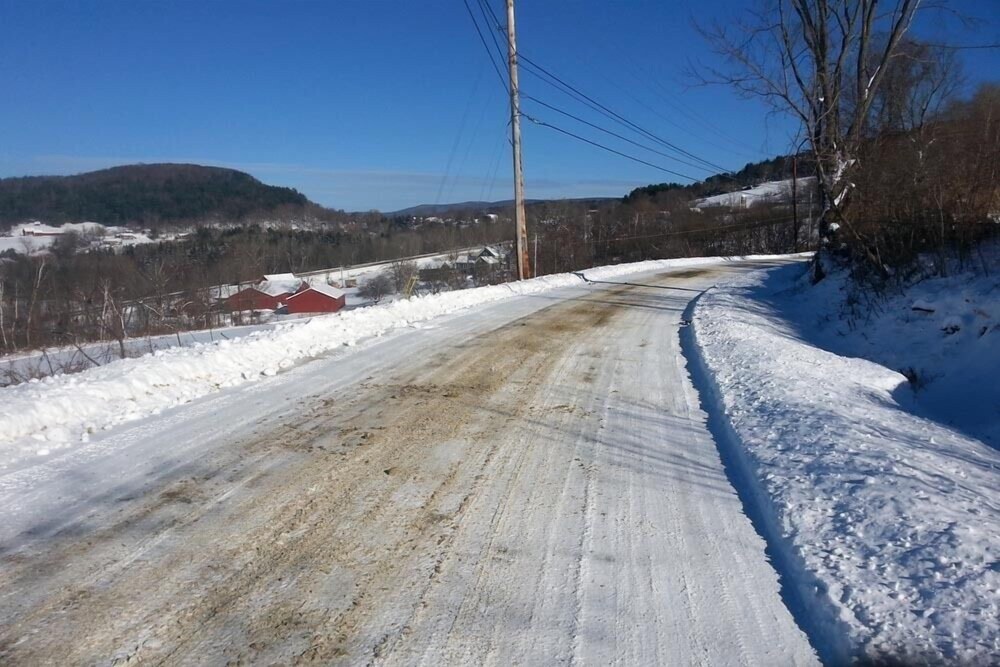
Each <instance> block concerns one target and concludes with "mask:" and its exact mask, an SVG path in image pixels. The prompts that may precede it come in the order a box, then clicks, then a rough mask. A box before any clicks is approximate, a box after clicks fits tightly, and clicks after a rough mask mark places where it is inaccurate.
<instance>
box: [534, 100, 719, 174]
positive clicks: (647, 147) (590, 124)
mask: <svg viewBox="0 0 1000 667" xmlns="http://www.w3.org/2000/svg"><path fill="white" fill-rule="evenodd" d="M521 97H523V98H524V99H526V100H531V101H532V102H535V103H536V104H540V105H542V106H543V107H545V108H546V109H550V110H552V111H555V112H556V113H558V114H562V115H563V116H566V117H568V118H572V119H573V120H575V121H577V122H578V123H583V124H584V125H587V126H589V127H592V128H594V129H595V130H598V131H600V132H604V133H605V134H608V135H610V136H612V137H615V138H616V139H621V140H622V141H626V142H628V143H630V144H632V145H633V146H637V147H639V148H642V149H643V150H647V151H649V152H651V153H656V154H657V155H660V156H662V157H665V158H667V159H669V160H675V161H676V162H680V163H681V164H686V165H687V166H689V167H694V168H695V169H701V170H704V171H712V170H711V169H709V168H708V167H703V166H702V165H700V164H695V163H694V162H688V161H686V160H682V159H681V158H678V157H675V156H673V155H670V154H669V153H664V152H663V151H659V150H657V149H655V148H650V147H649V146H646V145H645V144H640V143H639V142H638V141H633V140H632V139H629V138H628V137H626V136H623V135H621V134H618V133H617V132H612V131H611V130H608V129H606V128H603V127H601V126H600V125H597V124H595V123H591V122H590V121H588V120H585V119H583V118H580V117H579V116H576V115H574V114H571V113H569V112H568V111H563V110H562V109H559V108H557V107H555V106H553V105H551V104H548V103H547V102H544V101H542V100H540V99H538V98H537V97H535V96H534V95H529V94H527V93H521Z"/></svg>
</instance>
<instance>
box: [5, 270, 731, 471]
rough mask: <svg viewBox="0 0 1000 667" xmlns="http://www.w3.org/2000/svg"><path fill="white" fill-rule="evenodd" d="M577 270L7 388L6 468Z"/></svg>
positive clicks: (568, 278)
mask: <svg viewBox="0 0 1000 667" xmlns="http://www.w3.org/2000/svg"><path fill="white" fill-rule="evenodd" d="M718 262H719V259H718V258H697V259H680V260H663V261H654V262H639V263H636V264H627V265H620V266H612V267H605V268H600V269H593V270H591V271H588V272H587V275H588V277H591V278H594V279H604V278H608V277H614V276H621V275H627V274H629V273H637V272H642V271H650V270H656V269H667V268H677V267H685V266H700V265H706V264H712V263H718ZM580 282H581V279H580V278H579V277H578V276H576V275H574V274H558V275H553V276H544V277H541V278H535V279H533V280H529V281H524V282H520V283H513V284H505V285H496V286H490V287H480V288H475V289H468V290H460V291H455V292H447V293H442V294H437V295H426V296H419V297H414V298H412V299H408V300H398V301H394V302H392V303H389V304H385V305H380V306H377V307H372V308H363V309H358V310H354V311H350V312H345V313H342V314H339V315H337V316H335V317H317V318H314V319H311V320H309V321H306V322H301V323H299V322H294V323H288V324H281V325H277V326H275V327H274V328H272V329H270V330H266V331H256V332H253V333H250V334H249V335H247V336H244V337H242V338H240V339H239V340H233V341H229V340H223V341H216V342H214V343H208V344H205V343H195V344H194V345H192V346H189V347H172V348H169V349H162V350H156V351H154V352H152V353H149V354H145V355H143V356H142V357H139V358H136V359H123V360H120V361H115V362H112V363H110V364H107V365H105V366H101V367H98V368H92V369H89V370H87V371H84V372H82V373H77V374H72V375H56V376H51V377H46V378H43V379H41V380H37V381H31V382H27V383H23V384H20V385H16V386H12V387H5V388H0V470H2V469H4V468H9V467H11V466H14V465H15V464H16V463H17V462H18V461H20V460H22V459H25V458H31V457H36V456H46V455H48V454H50V453H51V452H53V451H54V450H57V449H62V448H66V447H72V446H74V445H79V444H80V443H82V442H86V441H87V440H88V439H89V438H90V436H91V435H92V434H93V433H95V432H97V431H100V430H103V429H108V428H111V427H112V426H114V425H116V424H120V423H123V422H127V421H132V420H135V419H139V418H141V417H144V416H148V415H151V414H156V413H159V412H160V411H162V410H164V409H167V408H169V407H172V406H175V405H179V404H182V403H185V402H188V401H190V400H192V399H194V398H197V397H199V396H204V395H205V394H208V393H211V392H214V391H218V390H219V389H222V388H226V387H233V386H237V385H241V384H244V383H247V382H252V381H254V380H256V379H258V378H261V377H267V376H271V375H275V374H276V373H279V372H281V371H282V370H285V369H288V368H291V367H292V366H294V365H295V364H297V363H299V362H301V361H303V360H305V359H309V358H312V357H316V356H318V355H321V354H323V353H325V352H328V351H330V350H333V349H336V348H339V347H342V346H345V345H346V346H351V345H354V344H356V343H357V342H358V341H360V340H363V339H366V338H370V337H373V336H380V335H382V334H384V333H386V332H388V331H391V330H393V329H398V328H400V327H407V326H411V325H415V324H417V323H420V322H425V321H428V320H430V319H433V318H435V317H439V316H441V315H444V314H448V313H452V312H455V311H458V310H461V309H465V308H470V307H473V306H479V305H483V304H487V303H491V302H495V301H498V300H502V299H508V298H511V297H513V296H518V295H528V294H537V293H541V292H544V291H546V290H551V289H554V288H557V287H566V286H571V285H577V284H580Z"/></svg>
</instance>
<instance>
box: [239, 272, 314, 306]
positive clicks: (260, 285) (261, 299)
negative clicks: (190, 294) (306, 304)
mask: <svg viewBox="0 0 1000 667" xmlns="http://www.w3.org/2000/svg"><path fill="white" fill-rule="evenodd" d="M304 284H305V283H303V281H302V280H301V279H300V278H296V277H295V276H294V275H292V274H291V273H277V274H269V275H265V276H263V277H261V279H260V280H258V281H257V284H255V285H253V286H251V287H247V288H246V289H243V290H240V291H239V292H237V293H236V294H233V295H231V296H229V297H227V298H226V300H225V301H224V303H225V307H226V310H229V311H243V310H277V309H278V308H280V307H281V305H282V304H284V303H285V301H286V300H287V299H288V298H289V297H290V296H292V295H293V294H295V293H296V292H298V291H299V289H300V288H301V287H302V285H304Z"/></svg>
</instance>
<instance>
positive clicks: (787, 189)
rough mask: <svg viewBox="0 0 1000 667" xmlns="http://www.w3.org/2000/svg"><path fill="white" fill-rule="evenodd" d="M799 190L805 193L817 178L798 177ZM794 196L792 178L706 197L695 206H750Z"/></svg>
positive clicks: (786, 199)
mask: <svg viewBox="0 0 1000 667" xmlns="http://www.w3.org/2000/svg"><path fill="white" fill-rule="evenodd" d="M797 180H798V182H797V184H798V188H799V192H801V193H805V192H807V191H808V189H809V188H810V187H812V186H813V184H814V183H815V181H816V179H815V178H813V177H811V176H810V177H808V178H800V179H797ZM791 198H792V179H790V178H789V179H786V180H783V181H768V182H767V183H761V184H760V185H757V186H754V187H752V188H747V189H746V190H737V191H736V192H726V193H724V194H721V195H714V196H712V197H705V198H704V199H698V200H697V201H695V203H694V206H695V208H706V207H710V206H728V207H729V208H749V207H750V206H753V205H755V204H765V203H777V202H781V201H790V200H791Z"/></svg>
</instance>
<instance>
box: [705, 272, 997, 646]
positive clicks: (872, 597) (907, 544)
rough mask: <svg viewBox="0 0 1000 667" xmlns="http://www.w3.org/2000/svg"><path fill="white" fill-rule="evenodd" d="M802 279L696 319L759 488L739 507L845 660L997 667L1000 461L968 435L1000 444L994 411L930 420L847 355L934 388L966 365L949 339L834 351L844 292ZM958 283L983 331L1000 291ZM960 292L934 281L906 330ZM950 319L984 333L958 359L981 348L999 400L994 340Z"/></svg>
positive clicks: (921, 329) (896, 336) (880, 332)
mask: <svg viewBox="0 0 1000 667" xmlns="http://www.w3.org/2000/svg"><path fill="white" fill-rule="evenodd" d="M802 272H803V267H802V266H797V267H796V266H790V267H783V268H779V269H773V270H767V271H760V272H755V273H752V274H748V275H747V276H742V277H740V278H737V279H736V280H735V281H734V282H732V283H729V284H727V285H724V286H722V287H720V288H715V289H712V290H710V291H709V292H707V293H706V294H705V295H704V296H703V297H702V298H701V299H700V301H699V303H698V305H697V308H696V309H695V316H694V327H695V336H696V340H697V343H698V349H699V351H700V354H701V359H700V362H703V364H704V366H705V369H706V370H707V371H708V372H707V373H706V377H707V380H706V382H707V384H709V387H708V389H709V393H710V394H711V395H712V400H713V401H714V402H716V403H717V405H716V406H715V407H716V408H718V409H720V410H721V411H723V412H724V419H723V423H724V429H723V430H724V431H725V432H724V433H723V434H722V435H723V439H724V440H728V444H725V443H724V444H723V445H722V446H729V447H731V448H732V450H733V451H734V452H735V455H734V457H733V460H734V461H735V462H736V465H737V466H738V467H739V468H740V472H741V473H742V474H743V475H744V477H745V478H746V479H748V480H749V486H750V487H751V488H749V489H745V490H744V495H745V497H749V498H752V499H753V502H754V503H755V504H757V505H759V507H758V508H756V509H757V510H758V511H759V513H760V514H761V516H762V517H763V519H762V523H763V527H762V530H764V531H765V532H766V533H768V535H767V536H766V537H767V538H768V540H769V542H770V543H771V545H772V548H773V549H776V550H778V551H780V552H781V555H782V557H783V560H784V562H785V563H786V564H787V565H786V566H785V569H787V570H788V571H786V572H784V573H783V574H784V576H785V577H786V579H787V580H789V581H790V582H791V583H792V584H793V585H794V586H796V587H797V589H798V592H799V594H800V596H801V597H802V599H803V605H804V607H805V608H806V609H805V613H806V614H808V615H810V616H812V617H813V619H814V620H816V621H817V622H818V624H819V625H820V626H821V627H824V628H826V632H827V633H828V634H829V635H830V637H829V638H830V641H831V643H832V644H837V642H838V635H839V636H840V637H845V636H846V640H844V639H841V640H839V642H840V645H839V647H838V649H839V651H840V652H841V655H846V654H853V655H855V656H862V657H867V658H871V659H874V660H876V661H877V660H879V659H886V660H888V661H899V662H900V664H919V663H925V662H930V663H941V662H959V663H963V664H964V663H971V664H983V665H986V664H998V663H1000V560H998V558H1000V452H998V451H997V450H996V449H993V448H991V447H990V446H988V445H987V444H986V443H985V442H984V441H983V440H982V439H978V438H976V437H973V436H972V435H969V433H989V432H991V430H995V427H996V421H995V420H996V413H995V410H996V405H992V406H989V405H987V406H986V407H983V408H981V409H977V410H973V411H972V412H971V414H973V415H974V417H975V418H974V419H971V420H965V421H963V419H962V414H961V412H954V413H950V414H949V415H948V416H949V418H947V419H946V418H945V416H946V415H943V414H942V410H944V411H945V412H947V405H946V404H945V405H944V406H943V407H942V405H941V404H940V403H938V402H937V401H935V402H934V405H935V407H934V409H930V408H929V407H928V406H924V407H922V406H921V402H920V401H921V396H920V390H918V391H917V396H916V398H915V399H914V397H913V396H912V393H913V392H912V390H911V389H910V383H909V382H908V380H907V378H906V377H905V376H904V375H903V374H901V373H900V372H897V371H896V370H893V369H892V368H888V367H886V366H883V365H880V364H878V363H873V362H872V361H867V360H865V359H860V358H852V357H848V356H841V354H846V353H850V352H851V350H852V349H854V350H856V351H855V352H854V353H855V354H857V355H859V356H860V355H861V354H864V355H865V356H869V357H870V358H877V359H879V360H880V361H883V363H892V362H893V361H895V360H904V359H918V360H920V362H921V363H922V364H923V365H925V366H926V367H927V368H934V369H936V370H935V371H934V372H935V373H937V374H941V373H942V372H943V370H942V369H944V368H945V366H946V364H945V361H946V360H947V358H948V357H949V355H951V356H952V357H954V355H955V354H957V352H956V351H954V350H952V351H951V352H948V351H947V350H946V351H945V353H940V354H938V355H937V356H935V355H933V354H931V353H930V350H931V348H932V347H935V346H936V348H935V349H938V350H940V349H941V348H942V347H944V346H946V345H950V344H951V343H950V341H949V342H945V343H942V342H941V341H940V340H938V342H937V343H934V344H933V345H932V342H933V341H932V340H931V338H932V336H937V337H938V339H940V337H941V336H949V335H954V334H955V333H956V331H955V330H952V332H951V334H948V333H947V330H948V329H953V327H944V328H945V331H941V330H940V327H937V325H936V324H935V325H934V326H933V331H931V333H928V331H930V329H928V326H918V325H917V324H913V325H906V324H905V323H903V324H900V322H899V321H898V320H899V318H888V317H887V318H883V321H873V322H872V323H870V326H868V327H867V328H866V327H864V326H862V328H861V329H857V330H855V331H854V332H853V333H852V332H850V331H847V327H844V329H845V331H843V332H841V333H843V335H841V336H836V335H834V334H831V331H832V330H836V328H837V327H838V326H839V318H838V316H837V314H836V311H837V306H838V299H837V298H835V295H834V294H833V293H832V291H836V290H837V289H839V287H838V286H837V284H836V283H835V282H831V283H830V284H829V285H828V286H825V287H821V288H819V287H811V286H809V285H808V284H806V283H804V282H803V281H801V280H799V278H800V276H801V274H802ZM951 280H952V281H955V280H959V279H957V278H953V279H951ZM964 280H965V282H964V283H963V284H964V285H965V289H966V292H965V293H964V294H965V298H963V299H962V300H960V301H961V303H964V304H966V305H965V308H966V310H969V311H970V313H969V317H973V319H975V318H979V319H983V318H987V319H989V318H990V313H989V312H987V311H988V308H986V309H985V310H984V308H985V306H984V307H979V306H969V305H968V304H970V303H976V300H977V298H978V299H979V302H980V303H982V304H992V305H991V306H990V307H995V305H996V304H995V301H996V291H995V284H994V283H995V280H994V281H993V282H990V281H989V279H986V280H982V279H978V278H971V277H969V276H966V277H965V279H964ZM821 285H822V283H821ZM955 287H956V285H954V284H952V283H948V289H942V287H941V285H935V284H934V281H929V282H928V283H927V284H921V285H920V286H918V290H920V291H912V292H911V293H909V294H908V295H906V297H905V298H906V299H907V300H906V301H905V302H900V303H904V305H905V310H906V311H907V312H909V311H910V310H911V303H910V302H914V303H917V302H919V303H917V305H918V306H921V307H922V309H918V311H917V312H916V314H915V315H914V317H924V316H925V315H929V313H927V312H926V311H928V310H931V311H947V310H949V309H951V310H954V309H955V308H957V306H955V304H954V303H953V301H954V300H949V301H947V302H946V300H945V299H944V298H943V296H942V294H945V293H954V292H953V290H954V288H955ZM921 295H923V296H924V297H926V298H924V299H921ZM976 295H978V297H977V296H976ZM990 295H992V296H990ZM902 298H903V297H900V299H902ZM839 302H840V303H842V302H843V299H842V297H841V298H840V300H839ZM931 304H933V305H931ZM898 305H899V304H898V303H897V304H896V306H898ZM892 307H893V304H892V303H890V304H888V305H887V306H886V307H885V308H884V309H883V312H884V313H890V314H891V312H890V311H891V309H892ZM974 310H978V311H979V314H975V313H973V312H972V311H974ZM824 313H825V315H824ZM900 317H904V316H900ZM905 317H909V315H906V316H905ZM905 317H904V319H905ZM944 317H946V319H947V318H950V319H954V320H955V322H951V324H953V325H955V324H958V325H959V326H967V327H968V329H969V330H970V331H973V332H974V333H973V334H972V338H970V339H969V340H968V341H966V342H967V344H968V345H975V346H979V347H977V348H974V352H975V353H976V354H977V355H978V358H979V360H980V365H979V368H977V369H976V377H980V378H987V377H989V378H992V380H991V381H990V385H987V386H981V387H980V391H982V392H994V393H995V391H996V390H995V387H996V384H997V381H996V377H997V373H998V372H1000V368H997V365H998V364H997V359H998V355H997V354H996V352H997V346H998V345H1000V341H998V334H1000V332H997V331H996V330H995V326H994V324H989V325H988V326H986V330H985V331H984V330H983V327H982V326H975V327H973V326H972V325H973V324H976V323H973V322H971V321H970V322H966V321H965V319H968V318H965V319H963V317H964V315H956V314H954V313H947V314H946V315H944ZM963 322H964V324H962V323H963ZM945 324H947V323H945ZM978 324H979V325H981V324H983V323H982V322H978ZM991 327H993V328H991ZM831 336H833V337H835V338H837V339H838V343H837V345H839V348H838V349H837V351H838V352H840V353H841V354H837V353H834V352H832V351H828V350H827V349H822V348H821V347H819V345H824V347H828V348H829V347H832V344H831V345H825V344H824V342H823V341H824V340H825V339H826V338H830V337H831ZM852 336H853V338H852ZM990 336H992V339H991V338H990ZM852 340H854V341H855V343H856V345H855V347H854V348H852V347H851V345H852ZM858 341H860V342H858ZM943 360H944V361H943ZM967 366H971V362H970V361H968V360H960V363H959V365H958V366H957V367H956V369H955V370H956V372H959V373H961V372H963V371H962V370H961V369H963V368H966V367H967ZM959 379H960V378H959ZM942 381H947V382H950V383H955V382H958V379H956V378H955V377H953V376H952V377H950V379H948V378H946V379H945V380H942ZM932 386H933V385H932V384H931V385H928V387H932ZM930 395H931V396H932V397H933V394H930ZM990 409H992V410H993V411H994V412H993V413H990V412H989V410H990ZM921 415H926V416H921ZM950 417H954V419H952V418H950ZM983 420H985V421H986V422H988V423H987V427H988V428H986V429H985V430H984V429H983V428H982V427H983V423H982V422H983ZM956 427H959V428H962V429H963V430H961V431H960V430H957V428H956Z"/></svg>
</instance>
